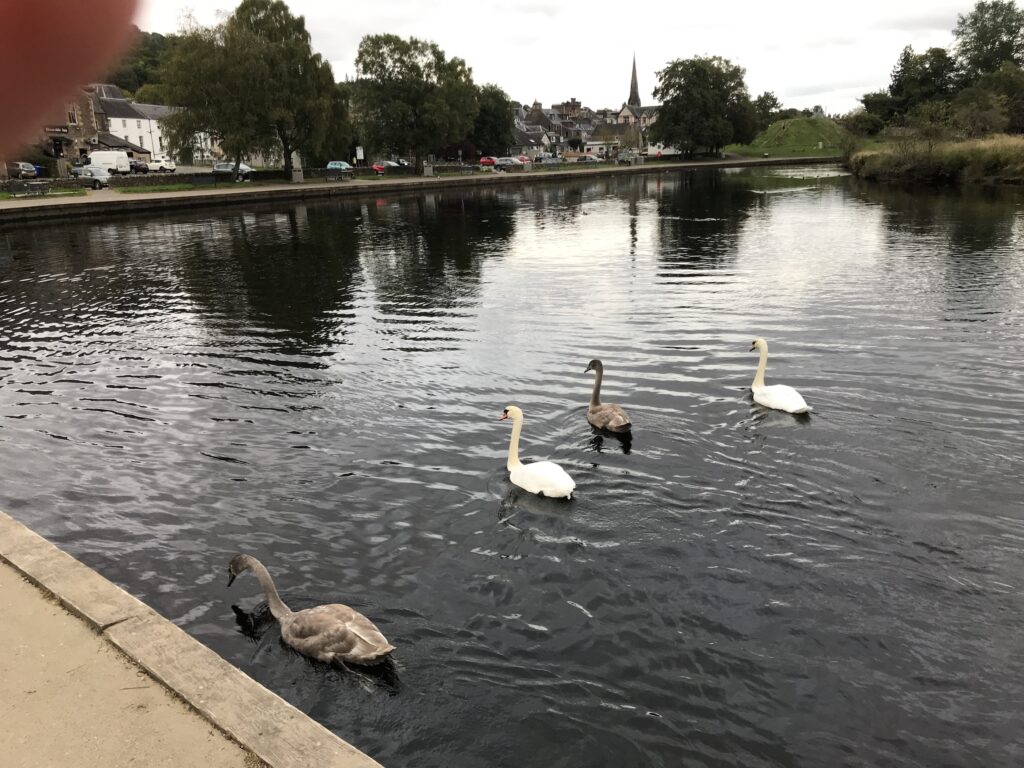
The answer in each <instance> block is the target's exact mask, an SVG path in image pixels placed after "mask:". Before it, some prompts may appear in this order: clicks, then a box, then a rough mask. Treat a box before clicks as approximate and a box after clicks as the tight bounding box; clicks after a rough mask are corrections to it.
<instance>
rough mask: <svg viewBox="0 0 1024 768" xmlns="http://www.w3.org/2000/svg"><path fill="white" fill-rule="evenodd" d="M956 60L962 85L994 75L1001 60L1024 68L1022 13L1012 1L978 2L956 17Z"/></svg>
mask: <svg viewBox="0 0 1024 768" xmlns="http://www.w3.org/2000/svg"><path fill="white" fill-rule="evenodd" d="M953 37H955V38H956V57H957V63H958V65H959V69H960V74H961V77H962V78H963V82H964V83H965V84H968V85H969V84H971V83H974V82H975V81H976V80H977V79H978V78H979V77H981V76H982V75H984V74H986V73H989V72H995V71H996V70H997V69H999V67H1000V66H1001V65H1002V63H1003V62H1004V61H1011V62H1013V63H1014V64H1016V65H1017V66H1022V65H1024V12H1022V11H1021V10H1020V9H1019V8H1017V5H1016V3H1014V2H1013V0H992V1H991V2H985V0H982V2H979V3H977V4H975V6H974V10H972V11H971V12H970V13H968V14H967V15H966V16H964V15H963V14H960V15H959V16H957V22H956V29H954V30H953Z"/></svg>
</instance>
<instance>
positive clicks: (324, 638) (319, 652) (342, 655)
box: [281, 603, 394, 664]
mask: <svg viewBox="0 0 1024 768" xmlns="http://www.w3.org/2000/svg"><path fill="white" fill-rule="evenodd" d="M281 637H282V638H284V641H285V642H286V643H288V645H290V646H291V647H292V648H294V649H295V650H297V651H298V652H299V653H302V654H305V655H306V656H312V657H313V658H314V659H318V660H320V661H326V662H331V661H334V660H335V659H342V660H344V661H351V662H354V663H356V664H372V663H374V662H377V661H380V660H381V659H383V658H384V657H385V656H387V654H389V653H391V651H393V650H394V646H392V645H391V644H390V643H389V642H388V641H387V639H386V638H385V637H384V635H383V634H381V631H380V630H379V629H377V627H376V625H375V624H374V623H373V622H372V621H370V620H369V619H368V618H366V617H365V616H363V614H361V613H359V611H356V610H353V609H352V608H349V607H348V606H347V605H341V604H339V603H334V604H332V605H318V606H316V607H315V608H308V609H306V610H304V611H298V612H296V613H294V614H292V615H291V617H289V618H287V619H286V620H284V621H282V622H281Z"/></svg>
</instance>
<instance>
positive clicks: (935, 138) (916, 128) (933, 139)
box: [907, 101, 949, 157]
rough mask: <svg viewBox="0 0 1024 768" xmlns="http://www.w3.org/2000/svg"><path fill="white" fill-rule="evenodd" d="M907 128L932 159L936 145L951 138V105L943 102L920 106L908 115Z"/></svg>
mask: <svg viewBox="0 0 1024 768" xmlns="http://www.w3.org/2000/svg"><path fill="white" fill-rule="evenodd" d="M907 127H908V128H910V130H911V131H912V132H913V135H914V137H915V138H916V139H918V140H919V141H920V142H922V143H923V144H924V147H925V153H926V154H927V155H928V156H929V157H930V156H931V154H932V151H933V150H934V149H935V145H936V144H937V143H938V142H940V141H943V140H944V139H947V138H949V105H948V104H946V103H945V102H941V101H925V102H922V103H921V104H918V105H917V106H915V107H914V108H913V109H912V110H910V112H909V113H908V114H907Z"/></svg>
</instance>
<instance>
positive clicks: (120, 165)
mask: <svg viewBox="0 0 1024 768" xmlns="http://www.w3.org/2000/svg"><path fill="white" fill-rule="evenodd" d="M87 165H98V166H100V167H101V168H106V169H107V173H111V174H113V173H125V174H127V173H131V172H132V167H131V165H129V164H128V153H127V152H125V151H124V150H104V151H102V152H93V153H92V154H90V155H89V162H88V163H87Z"/></svg>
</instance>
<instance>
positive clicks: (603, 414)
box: [584, 360, 633, 432]
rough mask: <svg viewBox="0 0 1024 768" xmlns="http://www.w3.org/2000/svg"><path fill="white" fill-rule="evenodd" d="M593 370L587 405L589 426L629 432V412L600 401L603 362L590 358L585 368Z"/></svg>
mask: <svg viewBox="0 0 1024 768" xmlns="http://www.w3.org/2000/svg"><path fill="white" fill-rule="evenodd" d="M587 371H595V372H596V373H597V376H596V377H595V378H594V391H593V393H591V395H590V405H589V406H588V407H587V421H589V422H590V426H592V427H596V428H597V429H606V430H608V431H609V432H629V431H630V430H631V429H632V428H633V425H632V424H630V422H629V414H628V413H626V411H625V410H624V409H623V408H622V407H621V406H618V405H612V404H611V403H602V402H601V380H602V379H603V378H604V364H603V363H602V362H601V361H600V360H591V361H590V362H589V363H587V370H586V371H584V373H586V372H587Z"/></svg>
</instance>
